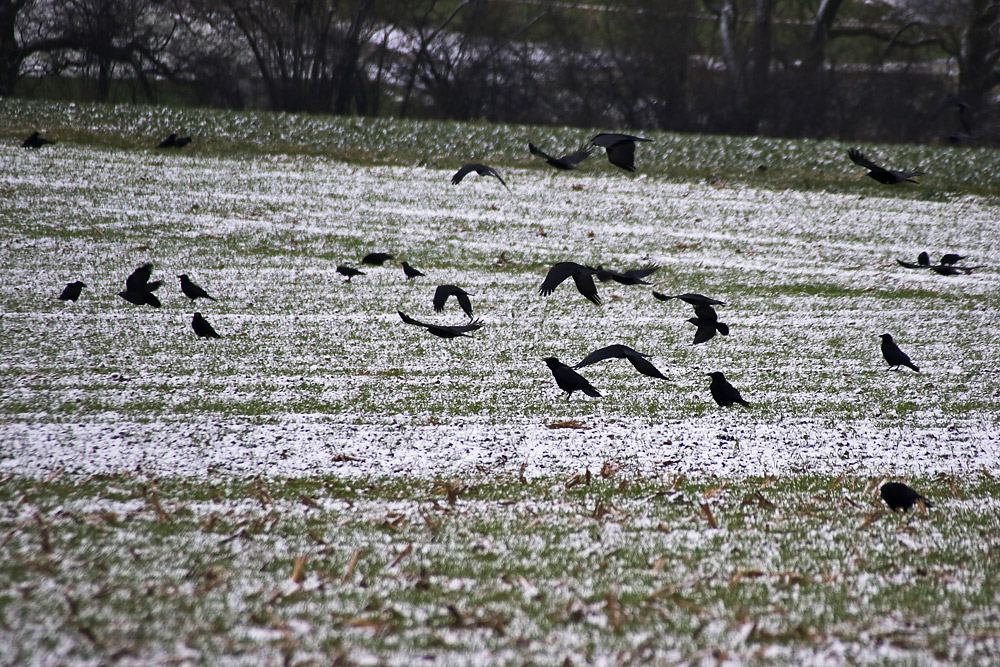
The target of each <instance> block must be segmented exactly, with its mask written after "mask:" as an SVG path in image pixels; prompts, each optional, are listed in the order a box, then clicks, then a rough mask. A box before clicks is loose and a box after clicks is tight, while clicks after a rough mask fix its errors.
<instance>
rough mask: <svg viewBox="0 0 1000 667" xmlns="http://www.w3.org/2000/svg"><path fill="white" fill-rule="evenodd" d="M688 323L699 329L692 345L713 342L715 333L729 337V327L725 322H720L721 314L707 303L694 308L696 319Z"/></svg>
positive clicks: (691, 319) (693, 318)
mask: <svg viewBox="0 0 1000 667" xmlns="http://www.w3.org/2000/svg"><path fill="white" fill-rule="evenodd" d="M688 322H690V323H691V324H693V325H695V326H696V327H698V330H697V331H696V332H695V334H694V342H693V343H691V344H692V345H697V344H699V343H704V342H705V341H707V340H711V339H712V338H713V337H715V332H719V333H720V334H722V335H723V336H728V335H729V326H728V325H727V324H726V323H725V322H720V321H719V314H718V313H716V312H715V308H712V307H711V306H710V305H708V304H707V303H699V304H697V305H696V306H695V307H694V317H692V318H690V319H689V320H688Z"/></svg>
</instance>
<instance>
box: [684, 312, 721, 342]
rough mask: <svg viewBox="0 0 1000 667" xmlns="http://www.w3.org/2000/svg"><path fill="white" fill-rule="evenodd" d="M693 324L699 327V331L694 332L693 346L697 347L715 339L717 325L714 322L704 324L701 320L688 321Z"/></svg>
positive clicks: (692, 319)
mask: <svg viewBox="0 0 1000 667" xmlns="http://www.w3.org/2000/svg"><path fill="white" fill-rule="evenodd" d="M688 322H690V323H691V324H693V325H695V326H696V327H698V330H697V331H695V332H694V342H693V343H691V344H692V345H697V344H699V343H704V342H705V341H707V340H711V339H712V338H714V337H715V323H714V322H702V321H701V320H699V319H696V318H694V317H692V318H691V319H689V320H688Z"/></svg>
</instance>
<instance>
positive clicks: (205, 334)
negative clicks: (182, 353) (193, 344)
mask: <svg viewBox="0 0 1000 667" xmlns="http://www.w3.org/2000/svg"><path fill="white" fill-rule="evenodd" d="M191 328H192V329H194V332H195V333H196V334H197V335H198V338H222V336H220V335H219V334H217V333H216V332H215V329H213V328H212V325H211V324H209V323H208V320H206V319H205V318H204V317H202V316H201V313H195V314H194V317H192V318H191Z"/></svg>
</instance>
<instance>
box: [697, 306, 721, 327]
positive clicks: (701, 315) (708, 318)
mask: <svg viewBox="0 0 1000 667" xmlns="http://www.w3.org/2000/svg"><path fill="white" fill-rule="evenodd" d="M694 316H695V317H696V318H697V319H699V320H701V321H702V322H712V323H715V322H718V321H719V314H718V313H717V312H715V308H712V307H711V306H710V305H708V304H707V303H697V304H695V305H694Z"/></svg>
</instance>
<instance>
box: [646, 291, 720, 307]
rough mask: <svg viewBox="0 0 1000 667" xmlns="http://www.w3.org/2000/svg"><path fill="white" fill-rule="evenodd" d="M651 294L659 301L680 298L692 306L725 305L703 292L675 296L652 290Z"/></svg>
mask: <svg viewBox="0 0 1000 667" xmlns="http://www.w3.org/2000/svg"><path fill="white" fill-rule="evenodd" d="M653 296H655V297H656V298H657V299H659V300H660V301H669V300H670V299H680V300H681V301H683V302H684V303H689V304H691V305H692V306H697V305H699V304H701V305H706V306H724V305H726V303H725V302H724V301H719V300H718V299H712V298H709V297H707V296H705V295H703V294H678V295H676V296H670V295H669V294H660V293H659V292H657V291H655V290H654V291H653Z"/></svg>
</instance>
